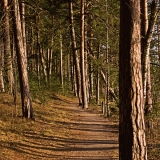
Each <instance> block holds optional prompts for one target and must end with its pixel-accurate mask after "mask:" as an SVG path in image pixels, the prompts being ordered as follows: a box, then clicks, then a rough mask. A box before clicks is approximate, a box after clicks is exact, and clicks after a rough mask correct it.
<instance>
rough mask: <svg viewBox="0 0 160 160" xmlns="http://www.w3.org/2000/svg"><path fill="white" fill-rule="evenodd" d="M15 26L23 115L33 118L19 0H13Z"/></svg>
mask: <svg viewBox="0 0 160 160" xmlns="http://www.w3.org/2000/svg"><path fill="white" fill-rule="evenodd" d="M13 27H14V34H15V35H14V37H15V47H16V55H17V64H18V71H19V81H20V90H21V101H22V114H23V117H26V118H31V119H33V109H32V100H31V96H30V91H29V83H28V73H27V57H26V53H25V49H24V46H23V35H22V26H21V19H20V11H19V3H18V0H13Z"/></svg>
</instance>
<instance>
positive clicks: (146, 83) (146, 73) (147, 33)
mask: <svg viewBox="0 0 160 160" xmlns="http://www.w3.org/2000/svg"><path fill="white" fill-rule="evenodd" d="M141 3H142V2H141ZM141 5H142V4H141ZM146 6H147V1H144V2H143V5H142V7H141V8H142V9H143V7H145V8H144V9H143V10H142V11H143V12H144V13H143V14H142V24H141V27H142V29H141V32H142V78H143V90H144V91H143V92H144V105H145V106H146V107H145V112H146V114H148V113H150V112H152V107H153V106H152V91H151V79H150V57H149V49H150V44H151V40H152V35H153V29H154V25H155V23H156V19H157V15H158V1H157V0H153V1H152V3H151V15H150V20H149V25H148V27H147V26H146V27H143V25H147V24H148V23H147V20H148V18H147V15H148V14H147V8H146ZM143 37H144V39H143Z"/></svg>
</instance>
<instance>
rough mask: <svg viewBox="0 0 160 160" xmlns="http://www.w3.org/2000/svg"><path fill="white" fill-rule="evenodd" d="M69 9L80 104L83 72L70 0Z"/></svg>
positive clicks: (80, 102)
mask: <svg viewBox="0 0 160 160" xmlns="http://www.w3.org/2000/svg"><path fill="white" fill-rule="evenodd" d="M69 11H70V30H71V40H72V50H73V61H74V66H75V76H76V83H77V94H78V99H79V105H81V104H82V92H81V73H80V66H79V58H78V53H77V49H76V48H77V45H76V38H75V37H76V36H75V30H74V21H73V7H72V1H71V0H70V2H69Z"/></svg>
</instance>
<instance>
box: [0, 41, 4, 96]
mask: <svg viewBox="0 0 160 160" xmlns="http://www.w3.org/2000/svg"><path fill="white" fill-rule="evenodd" d="M3 57H4V47H3V42H2V41H1V42H0V93H2V92H5V89H4V80H3V68H4V66H3V64H4V63H3Z"/></svg>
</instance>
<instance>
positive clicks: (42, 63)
mask: <svg viewBox="0 0 160 160" xmlns="http://www.w3.org/2000/svg"><path fill="white" fill-rule="evenodd" d="M39 58H40V61H41V65H42V69H43V75H44V82H45V84H46V85H47V82H48V79H47V66H46V62H45V53H44V48H43V45H42V46H41V49H40V54H39Z"/></svg>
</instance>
